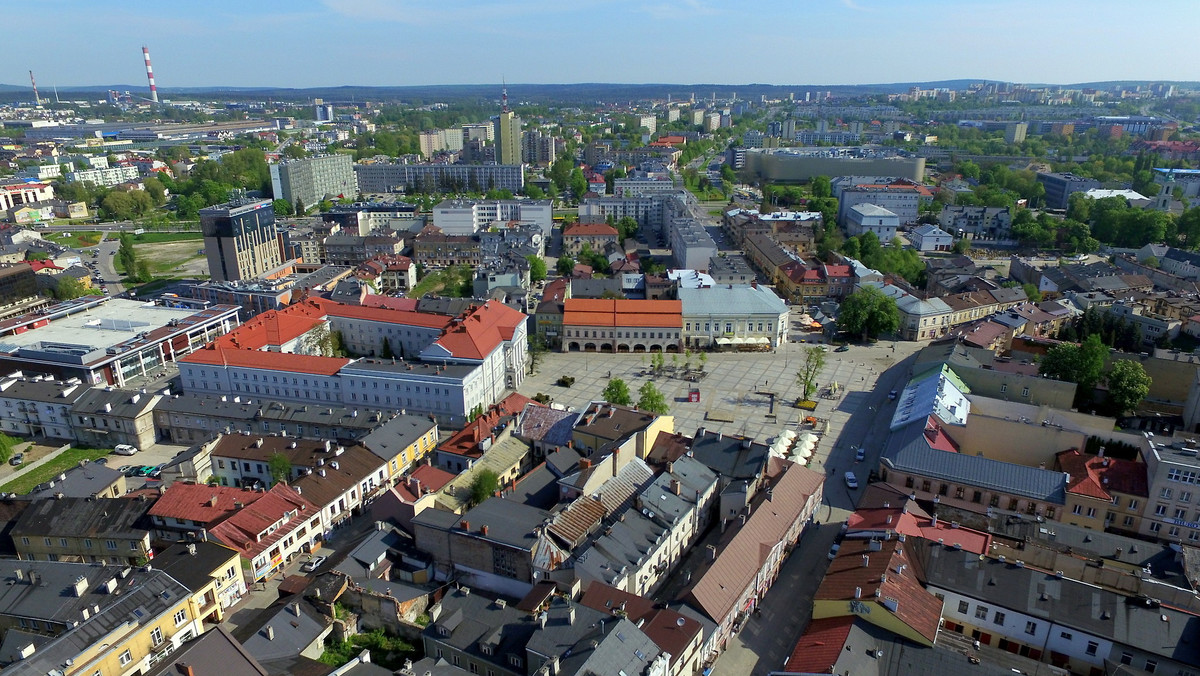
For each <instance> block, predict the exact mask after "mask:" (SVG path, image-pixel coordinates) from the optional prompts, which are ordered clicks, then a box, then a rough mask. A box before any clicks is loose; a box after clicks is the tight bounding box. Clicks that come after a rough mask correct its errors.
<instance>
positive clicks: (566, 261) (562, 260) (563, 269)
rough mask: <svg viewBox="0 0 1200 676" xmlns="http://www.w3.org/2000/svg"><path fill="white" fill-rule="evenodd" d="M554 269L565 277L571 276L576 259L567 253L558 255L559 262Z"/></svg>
mask: <svg viewBox="0 0 1200 676" xmlns="http://www.w3.org/2000/svg"><path fill="white" fill-rule="evenodd" d="M554 269H555V270H556V271H557V272H558V274H560V275H562V276H563V277H570V276H571V271H573V270H574V269H575V259H574V258H571V257H570V256H568V255H567V254H563V255H561V256H559V257H558V262H557V263H555V265H554Z"/></svg>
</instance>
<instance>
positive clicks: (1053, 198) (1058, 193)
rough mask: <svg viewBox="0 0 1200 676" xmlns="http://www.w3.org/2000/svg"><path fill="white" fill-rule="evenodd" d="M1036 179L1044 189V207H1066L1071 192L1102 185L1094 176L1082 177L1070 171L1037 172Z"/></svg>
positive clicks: (1084, 190) (1085, 190)
mask: <svg viewBox="0 0 1200 676" xmlns="http://www.w3.org/2000/svg"><path fill="white" fill-rule="evenodd" d="M1037 180H1038V182H1039V183H1041V184H1042V186H1043V187H1044V188H1045V189H1046V208H1048V209H1066V208H1067V198H1069V197H1070V196H1071V193H1075V192H1087V191H1088V190H1093V189H1096V188H1101V187H1103V185H1102V184H1101V183H1100V181H1097V180H1096V179H1094V178H1084V177H1083V176H1076V175H1075V174H1072V173H1069V172H1067V173H1062V172H1060V173H1047V172H1038V175H1037Z"/></svg>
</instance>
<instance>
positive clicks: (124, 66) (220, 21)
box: [0, 0, 1200, 97]
mask: <svg viewBox="0 0 1200 676" xmlns="http://www.w3.org/2000/svg"><path fill="white" fill-rule="evenodd" d="M5 10H6V19H7V22H8V24H9V25H10V26H12V27H14V28H15V29H17V31H18V32H19V34H22V35H25V36H28V37H27V38H26V39H22V40H11V41H9V42H8V43H7V49H4V50H0V54H4V56H5V58H4V62H5V63H6V64H7V65H8V66H9V69H10V70H8V71H7V72H5V73H4V74H3V75H0V82H4V83H8V84H13V85H18V86H19V85H22V84H25V83H27V76H26V71H27V70H30V69H32V70H33V71H34V72H35V74H36V75H37V79H38V83H39V85H41V86H42V87H43V88H46V89H48V88H49V87H50V86H52V85H53V86H57V87H60V88H67V87H70V86H82V85H114V84H128V85H131V86H132V85H135V84H138V83H143V82H145V73H144V69H143V65H142V58H141V47H142V45H146V46H148V47H149V48H150V53H151V57H152V59H153V63H154V72H155V76H156V79H157V82H158V86H159V88H160V89H166V90H170V89H171V88H172V87H207V86H213V87H217V86H231V87H243V86H252V87H296V88H305V87H327V86H339V85H358V86H402V85H434V84H479V83H486V82H499V81H500V80H501V79H502V78H504V79H507V81H508V82H512V83H520V82H528V83H542V84H561V83H576V82H612V83H679V84H687V83H714V84H720V83H728V84H743V83H771V84H797V85H803V84H818V85H819V84H829V85H836V84H874V83H889V82H923V81H936V80H950V79H959V78H970V79H979V80H1001V81H1011V82H1026V83H1054V84H1069V83H1078V82H1095V81H1104V80H1160V81H1165V80H1171V81H1181V80H1200V63H1197V62H1196V61H1195V60H1194V59H1189V58H1187V57H1186V46H1187V45H1189V44H1191V40H1192V39H1193V37H1194V33H1195V30H1196V28H1197V27H1198V26H1200V21H1198V19H1200V14H1198V13H1197V12H1196V6H1195V4H1194V0H1148V1H1147V2H1145V3H1143V4H1139V5H1131V4H1130V3H1128V2H1117V1H1116V0H1054V1H1052V2H1044V1H1042V2H1037V1H1034V0H957V1H954V2H948V1H946V0H910V2H906V3H896V2H887V1H885V0H791V1H788V0H742V1H739V2H730V1H728V0H595V1H594V2H591V3H586V4H585V3H576V2H570V1H567V2H564V1H563V0H498V1H492V0H256V1H254V2H245V0H242V1H240V2H234V1H233V0H207V1H206V2H204V3H154V4H151V3H148V2H138V3H129V2H115V1H113V0H99V1H94V0H42V1H40V2H24V3H14V4H12V5H11V6H8V7H5ZM35 44H36V45H38V46H39V48H37V49H33V48H32V47H33V46H34V45H35ZM516 95H517V97H519V92H517V93H516Z"/></svg>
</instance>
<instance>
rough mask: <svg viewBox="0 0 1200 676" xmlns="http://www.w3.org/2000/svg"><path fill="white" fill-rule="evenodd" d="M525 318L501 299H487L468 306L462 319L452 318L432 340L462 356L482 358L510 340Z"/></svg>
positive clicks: (454, 354)
mask: <svg viewBox="0 0 1200 676" xmlns="http://www.w3.org/2000/svg"><path fill="white" fill-rule="evenodd" d="M430 316H435V315H430ZM525 320H526V316H525V315H524V314H522V313H520V312H518V311H516V310H514V309H512V308H511V307H509V306H507V305H505V304H504V303H497V302H495V301H488V302H486V303H484V304H483V305H480V306H477V307H474V308H472V309H470V310H468V311H467V312H466V313H464V314H463V316H462V320H461V321H458V320H451V323H450V324H449V326H448V327H447V328H446V330H445V332H444V333H443V334H442V336H441V337H440V338H438V339H437V341H435V344H436V345H440V346H441V347H442V349H444V350H446V351H447V352H449V353H450V354H451V355H452V356H455V357H459V358H461V359H485V358H486V357H487V356H488V355H489V354H491V353H492V351H493V350H495V349H496V348H497V347H499V346H500V344H501V343H502V342H504V341H506V340H512V338H513V336H514V335H515V334H516V330H517V328H518V327H520V326H521V324H522V323H524V322H525Z"/></svg>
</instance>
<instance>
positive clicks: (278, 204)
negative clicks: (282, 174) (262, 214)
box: [271, 199, 299, 216]
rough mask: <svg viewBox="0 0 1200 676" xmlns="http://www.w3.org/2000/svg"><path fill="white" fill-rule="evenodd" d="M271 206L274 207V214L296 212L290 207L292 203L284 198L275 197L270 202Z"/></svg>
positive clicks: (281, 214)
mask: <svg viewBox="0 0 1200 676" xmlns="http://www.w3.org/2000/svg"><path fill="white" fill-rule="evenodd" d="M297 201H299V200H297ZM271 206H272V207H275V215H276V216H291V215H292V214H294V213H296V212H295V211H294V210H293V209H292V203H291V202H289V201H287V200H285V199H277V200H275V201H274V202H272V203H271Z"/></svg>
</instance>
